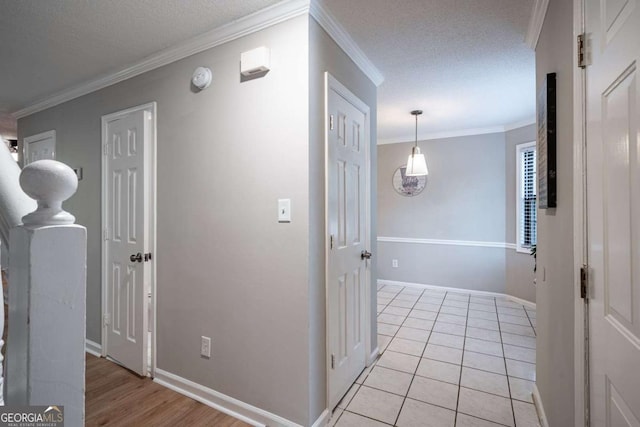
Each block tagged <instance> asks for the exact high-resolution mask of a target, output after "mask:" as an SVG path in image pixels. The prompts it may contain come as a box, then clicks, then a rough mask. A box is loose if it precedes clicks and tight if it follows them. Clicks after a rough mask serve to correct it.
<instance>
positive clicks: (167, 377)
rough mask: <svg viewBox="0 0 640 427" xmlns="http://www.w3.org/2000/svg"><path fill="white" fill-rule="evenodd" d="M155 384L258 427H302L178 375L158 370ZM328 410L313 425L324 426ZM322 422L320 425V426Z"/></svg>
mask: <svg viewBox="0 0 640 427" xmlns="http://www.w3.org/2000/svg"><path fill="white" fill-rule="evenodd" d="M153 381H154V382H156V383H158V384H160V385H162V386H164V387H167V388H168V389H171V390H173V391H175V392H178V393H180V394H183V395H185V396H187V397H190V398H191V399H194V400H197V401H198V402H201V403H203V404H205V405H207V406H210V407H212V408H214V409H217V410H218V411H220V412H224V413H225V414H228V415H231V416H232V417H234V418H237V419H239V420H241V421H244V422H245V423H248V424H251V425H252V426H256V427H266V426H270V427H271V426H283V427H301V426H300V425H299V424H296V423H294V422H293V421H289V420H287V419H286V418H283V417H281V416H279V415H276V414H274V413H271V412H268V411H265V410H264V409H260V408H258V407H256V406H253V405H250V404H248V403H245V402H242V401H241V400H238V399H235V398H233V397H231V396H227V395H226V394H222V393H220V392H218V391H215V390H213V389H210V388H208V387H205V386H203V385H201V384H198V383H196V382H193V381H191V380H188V379H185V378H182V377H179V376H178V375H175V374H172V373H170V372H167V371H164V370H162V369H159V368H158V369H156V375H155V378H154V379H153ZM328 412H329V411H327V410H325V411H323V412H322V414H321V415H320V418H319V419H318V421H316V422H315V423H314V424H313V425H314V426H315V425H322V424H321V423H322V421H321V420H323V419H326V417H327V416H328ZM319 422H320V424H319Z"/></svg>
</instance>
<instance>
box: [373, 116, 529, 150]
mask: <svg viewBox="0 0 640 427" xmlns="http://www.w3.org/2000/svg"><path fill="white" fill-rule="evenodd" d="M535 122H536V119H535V118H529V119H526V120H522V121H519V122H513V123H509V124H506V125H502V126H491V127H486V128H475V129H458V130H452V131H446V132H435V133H419V134H418V141H429V140H432V139H446V138H456V137H460V136H475V135H487V134H490V133H504V132H508V131H510V130H514V129H519V128H522V127H525V126H529V125H532V124H535ZM414 141H415V135H413V134H412V135H406V136H402V137H397V138H386V139H379V140H378V145H387V144H402V143H405V142H411V143H413V142H414Z"/></svg>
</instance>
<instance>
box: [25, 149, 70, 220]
mask: <svg viewBox="0 0 640 427" xmlns="http://www.w3.org/2000/svg"><path fill="white" fill-rule="evenodd" d="M20 187H22V190H23V191H24V192H25V193H26V194H27V196H29V197H31V198H32V199H34V200H35V201H36V202H38V208H37V209H36V210H35V211H33V212H31V213H30V214H28V215H25V216H23V217H22V223H23V224H24V225H26V226H30V227H38V226H45V225H65V224H73V223H74V222H75V220H76V218H75V217H74V216H73V215H71V214H70V213H69V212H65V211H64V210H62V202H64V201H65V200H67V199H68V198H69V197H71V196H73V194H74V193H75V192H76V190H77V189H78V177H77V176H76V174H75V172H74V171H73V169H71V168H70V167H69V166H67V165H65V164H64V163H60V162H58V161H55V160H37V161H35V162H33V163H29V164H28V165H27V166H25V167H24V169H22V172H21V173H20Z"/></svg>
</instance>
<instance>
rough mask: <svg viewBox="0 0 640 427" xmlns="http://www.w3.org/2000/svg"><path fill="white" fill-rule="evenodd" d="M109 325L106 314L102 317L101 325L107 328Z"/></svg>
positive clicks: (108, 317)
mask: <svg viewBox="0 0 640 427" xmlns="http://www.w3.org/2000/svg"><path fill="white" fill-rule="evenodd" d="M110 323H111V316H110V315H108V314H105V315H104V316H102V324H103V325H104V326H107V325H109V324H110Z"/></svg>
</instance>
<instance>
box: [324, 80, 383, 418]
mask: <svg viewBox="0 0 640 427" xmlns="http://www.w3.org/2000/svg"><path fill="white" fill-rule="evenodd" d="M324 77H325V78H324V81H325V85H324V87H325V91H324V103H325V108H324V113H325V114H324V116H325V122H324V138H325V144H324V146H325V153H324V157H325V174H324V175H325V217H324V218H325V313H329V284H330V280H329V252H330V250H331V247H330V240H329V228H328V225H329V209H328V200H329V186H328V179H329V164H328V159H329V120H330V119H329V91H330V90H334V91H336V92H337V93H338V94H340V95H341V96H342V97H343V98H345V99H346V100H347V101H349V102H350V103H351V104H353V106H355V107H356V108H357V109H358V110H360V111H361V112H362V113H363V114H364V128H365V135H364V141H365V142H364V146H365V167H366V169H365V172H364V176H365V221H366V224H365V243H364V245H365V248H367V250H370V251H371V244H372V242H371V110H370V108H369V106H368V105H366V104H365V103H364V102H362V101H361V100H360V99H359V98H358V97H357V96H356V95H355V94H353V93H352V92H351V91H350V90H349V89H348V88H347V87H346V86H344V85H343V84H342V83H340V82H339V81H338V80H337V79H336V78H334V77H333V76H332V75H331V74H330V73H329V72H325V73H324ZM374 256H375V254H374ZM371 286H372V283H371V263H370V262H367V267H366V269H365V297H364V298H365V304H364V310H365V351H366V357H365V362H366V366H367V367H369V366H371V364H372V363H373V362H374V361H375V359H376V358H377V357H378V347H377V346H376V348H375V349H373V348H371V347H372V344H373V343H372V340H371V314H372V311H371V297H372V293H371ZM325 322H326V325H325V330H326V337H325V343H326V348H325V357H326V371H327V375H326V381H327V389H326V400H327V406H330V396H331V393H330V391H331V375H330V374H331V348H330V346H329V343H330V336H329V335H330V334H329V332H330V329H329V328H330V319H329V316H328V315H327V316H325ZM331 409H332V408H329V410H331Z"/></svg>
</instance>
